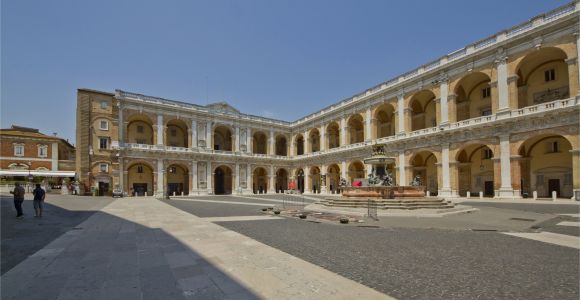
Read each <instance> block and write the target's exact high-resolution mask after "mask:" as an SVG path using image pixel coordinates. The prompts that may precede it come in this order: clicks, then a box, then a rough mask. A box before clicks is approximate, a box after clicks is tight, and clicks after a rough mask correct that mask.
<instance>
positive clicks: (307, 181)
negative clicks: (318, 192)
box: [304, 167, 312, 194]
mask: <svg viewBox="0 0 580 300" xmlns="http://www.w3.org/2000/svg"><path fill="white" fill-rule="evenodd" d="M304 194H312V180H311V178H310V167H304Z"/></svg>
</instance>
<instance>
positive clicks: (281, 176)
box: [276, 169, 288, 193]
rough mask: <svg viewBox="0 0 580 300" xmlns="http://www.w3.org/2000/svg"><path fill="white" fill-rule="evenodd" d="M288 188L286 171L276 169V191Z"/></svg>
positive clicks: (280, 191)
mask: <svg viewBox="0 0 580 300" xmlns="http://www.w3.org/2000/svg"><path fill="white" fill-rule="evenodd" d="M287 189H288V171H286V169H278V171H277V172H276V193H284V191H286V190H287Z"/></svg>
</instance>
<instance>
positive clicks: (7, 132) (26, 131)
mask: <svg viewBox="0 0 580 300" xmlns="http://www.w3.org/2000/svg"><path fill="white" fill-rule="evenodd" d="M0 136H10V137H25V138H36V139H44V140H51V141H61V142H63V143H65V144H66V145H68V146H69V147H71V148H74V146H73V145H71V144H70V143H69V142H68V141H67V140H65V139H63V138H60V137H57V136H51V135H46V134H44V133H40V132H39V130H38V129H36V128H30V127H23V126H16V125H12V126H11V128H6V129H0Z"/></svg>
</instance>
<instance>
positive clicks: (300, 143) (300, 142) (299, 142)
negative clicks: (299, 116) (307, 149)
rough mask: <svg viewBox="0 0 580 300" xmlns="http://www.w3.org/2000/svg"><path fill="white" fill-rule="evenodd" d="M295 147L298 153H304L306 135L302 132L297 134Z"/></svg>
mask: <svg viewBox="0 0 580 300" xmlns="http://www.w3.org/2000/svg"><path fill="white" fill-rule="evenodd" d="M295 147H296V155H303V154H304V137H302V135H301V134H299V135H297V136H296V141H295Z"/></svg>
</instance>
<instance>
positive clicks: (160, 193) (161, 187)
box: [155, 159, 165, 197]
mask: <svg viewBox="0 0 580 300" xmlns="http://www.w3.org/2000/svg"><path fill="white" fill-rule="evenodd" d="M164 175H165V161H164V160H163V159H158V160H157V191H156V192H155V196H157V197H165V178H164V177H165V176H164Z"/></svg>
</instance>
